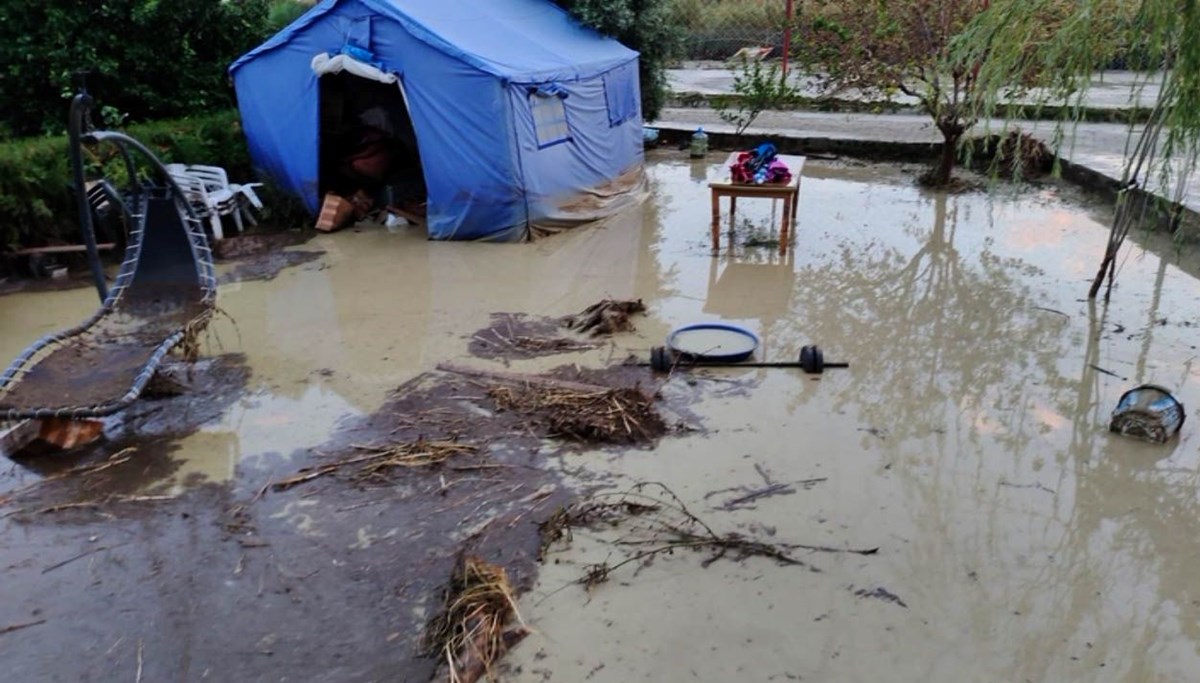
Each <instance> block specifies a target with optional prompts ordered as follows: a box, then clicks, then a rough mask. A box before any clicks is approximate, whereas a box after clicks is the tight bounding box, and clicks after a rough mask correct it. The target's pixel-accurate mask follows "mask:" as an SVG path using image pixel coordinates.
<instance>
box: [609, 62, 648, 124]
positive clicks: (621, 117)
mask: <svg viewBox="0 0 1200 683" xmlns="http://www.w3.org/2000/svg"><path fill="white" fill-rule="evenodd" d="M603 78H604V99H605V100H606V102H607V104H608V125H609V127H615V126H619V125H621V124H622V123H625V122H626V121H629V120H631V119H635V118H637V117H638V116H639V114H640V112H639V106H640V105H639V103H638V97H637V87H636V84H637V65H636V63H630V64H626V65H624V66H619V67H617V68H615V69H613V70H612V71H609V72H608V73H606V74H604V77H603Z"/></svg>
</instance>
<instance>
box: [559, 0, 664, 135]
mask: <svg viewBox="0 0 1200 683" xmlns="http://www.w3.org/2000/svg"><path fill="white" fill-rule="evenodd" d="M554 1H555V3H557V4H558V5H559V6H561V7H563V8H564V9H566V10H567V11H568V12H570V13H571V15H572V16H574V17H575V18H576V19H578V20H579V21H580V22H581V23H582V24H584V25H585V26H590V27H592V28H594V29H596V30H597V31H599V32H600V33H603V34H604V35H607V36H612V37H613V38H616V39H617V40H619V41H621V42H622V43H623V44H624V45H625V46H626V47H629V48H631V49H634V50H637V51H638V52H640V53H641V74H640V77H641V84H642V118H644V119H645V120H647V121H653V120H655V119H656V118H658V113H659V112H660V111H661V110H662V107H663V103H664V102H666V99H667V72H666V69H667V65H668V63H669V62H670V60H671V59H673V58H674V57H675V56H676V55H677V54H678V53H679V48H680V45H681V40H682V32H681V31H680V28H679V24H678V22H677V20H676V16H675V13H674V11H673V5H672V0H554Z"/></svg>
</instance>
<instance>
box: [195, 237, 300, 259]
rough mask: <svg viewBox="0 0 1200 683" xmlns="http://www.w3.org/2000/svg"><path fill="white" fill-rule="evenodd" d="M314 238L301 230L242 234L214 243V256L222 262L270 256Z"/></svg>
mask: <svg viewBox="0 0 1200 683" xmlns="http://www.w3.org/2000/svg"><path fill="white" fill-rule="evenodd" d="M314 236H315V235H314V234H313V233H304V232H301V231H299V230H289V231H287V232H271V233H251V234H241V235H237V236H234V237H226V238H225V239H223V240H220V241H218V242H214V243H213V245H212V247H213V256H215V257H216V258H218V259H220V260H222V261H225V260H234V259H245V258H249V257H259V256H269V255H271V254H273V253H276V252H280V251H282V250H283V249H284V248H285V247H294V246H296V245H299V244H304V243H305V242H308V241H309V240H310V239H312V238H313V237H314Z"/></svg>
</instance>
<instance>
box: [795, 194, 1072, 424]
mask: <svg viewBox="0 0 1200 683" xmlns="http://www.w3.org/2000/svg"><path fill="white" fill-rule="evenodd" d="M929 204H931V205H932V206H931V208H932V212H931V213H932V226H931V228H930V229H928V231H926V232H925V234H924V235H922V236H920V237H919V240H920V246H919V248H918V249H917V250H916V251H915V252H913V253H911V254H904V253H902V252H901V250H900V249H898V248H895V247H887V246H883V245H881V244H878V243H870V244H867V245H865V246H862V245H857V244H850V243H846V244H843V245H842V246H841V247H840V253H839V254H838V258H837V259H835V260H833V261H831V262H826V263H824V264H821V265H818V266H814V267H810V268H805V269H802V270H801V271H800V272H799V273H798V274H797V278H796V291H795V295H794V296H793V301H795V302H797V303H796V310H794V315H793V316H792V318H791V319H790V320H786V321H781V322H780V323H778V325H777V326H778V327H780V328H781V329H780V330H779V331H778V332H776V336H779V337H790V338H794V339H811V340H813V341H816V342H818V343H821V344H822V345H824V346H825V347H826V351H827V353H828V354H829V357H830V358H831V359H833V357H834V356H835V355H836V356H837V357H839V358H844V359H846V360H849V361H851V362H852V365H851V368H850V370H849V372H850V373H851V374H852V376H853V381H852V382H851V384H852V385H853V386H854V387H855V389H854V391H846V392H841V393H839V394H838V395H837V396H835V397H834V398H833V399H832V400H833V401H834V405H833V406H832V409H837V410H840V409H844V408H846V407H848V405H850V404H854V405H856V406H857V407H858V409H859V414H860V415H861V418H862V419H863V420H865V421H867V422H868V423H869V425H870V426H871V427H873V428H876V429H881V430H885V431H886V432H887V433H889V434H891V435H892V436H894V437H896V438H903V437H925V436H929V435H930V434H931V433H934V432H941V431H942V430H944V429H945V425H946V420H945V417H944V416H945V415H946V414H947V410H948V411H949V414H951V415H956V416H957V417H958V421H959V422H960V423H961V422H963V421H965V425H963V426H966V427H967V428H968V432H973V431H974V429H973V428H974V427H977V426H978V425H976V419H977V418H979V417H980V416H981V415H983V414H984V413H985V410H986V412H987V413H992V414H995V413H997V412H1000V413H1007V412H1011V411H1017V410H1021V409H1022V406H1024V405H1025V400H1026V396H1025V385H1026V382H1027V381H1028V378H1029V377H1031V376H1033V375H1034V374H1035V373H1036V375H1037V376H1038V377H1039V380H1040V381H1057V380H1058V371H1057V368H1056V365H1055V361H1056V359H1057V354H1058V345H1057V343H1056V342H1057V339H1058V337H1059V335H1060V334H1061V330H1062V327H1063V323H1064V320H1063V319H1062V317H1061V316H1057V315H1054V314H1050V313H1047V312H1046V311H1041V310H1038V309H1036V301H1035V300H1034V299H1033V297H1032V295H1031V294H1030V292H1029V289H1028V287H1026V286H1024V285H1022V284H1021V283H1020V281H1019V276H1021V275H1022V274H1024V271H1025V270H1026V268H1027V267H1026V266H1025V265H1024V264H1023V263H1022V262H1021V261H1019V260H1017V259H1005V258H1001V257H999V256H996V255H995V254H992V253H990V252H989V251H988V250H987V248H986V246H985V247H984V248H983V250H982V251H980V252H979V253H978V254H977V255H975V256H973V257H971V258H970V259H968V258H967V257H964V255H963V254H962V253H961V252H960V251H959V249H958V247H957V246H956V244H955V243H956V240H957V239H959V235H958V230H959V212H960V210H961V209H960V207H959V200H958V198H957V197H953V196H947V195H945V194H935V195H933V196H932V197H931V198H930V199H929ZM923 215H924V216H928V214H927V213H926V212H925V211H922V210H918V211H917V212H915V213H914V214H913V215H911V216H910V217H909V226H910V227H913V226H914V225H917V226H919V224H918V223H916V222H917V221H919V220H920V219H921V217H922V216H923ZM919 232H920V231H919V229H918V231H917V234H919ZM811 395H812V393H811V392H809V393H807V394H805V395H804V396H802V397H799V398H798V400H804V399H805V398H807V397H808V396H811ZM1008 436H1009V438H1014V439H1021V440H1027V439H1029V438H1031V436H1032V435H1020V434H1010V435H1008ZM1014 445H1015V444H1014Z"/></svg>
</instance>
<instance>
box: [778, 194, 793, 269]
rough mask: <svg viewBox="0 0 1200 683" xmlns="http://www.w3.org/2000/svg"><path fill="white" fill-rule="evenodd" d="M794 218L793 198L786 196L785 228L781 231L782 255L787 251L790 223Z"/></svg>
mask: <svg viewBox="0 0 1200 683" xmlns="http://www.w3.org/2000/svg"><path fill="white" fill-rule="evenodd" d="M791 218H792V198H791V197H790V196H786V197H784V198H783V230H781V231H780V233H779V253H780V255H783V254H786V253H787V248H788V223H790V222H791Z"/></svg>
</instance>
